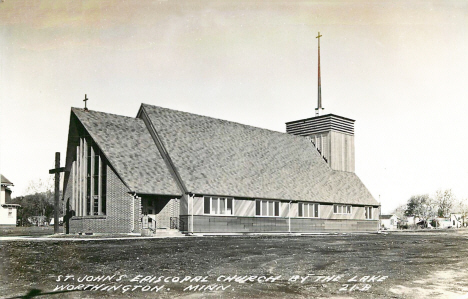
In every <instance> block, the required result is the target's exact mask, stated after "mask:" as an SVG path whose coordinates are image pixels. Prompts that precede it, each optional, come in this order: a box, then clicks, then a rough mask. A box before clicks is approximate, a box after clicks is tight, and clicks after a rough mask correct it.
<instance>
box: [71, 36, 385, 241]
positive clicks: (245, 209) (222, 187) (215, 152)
mask: <svg viewBox="0 0 468 299" xmlns="http://www.w3.org/2000/svg"><path fill="white" fill-rule="evenodd" d="M320 37H321V35H320V32H319V34H318V36H317V38H318V105H317V108H316V116H315V117H312V118H308V119H301V120H297V121H292V122H288V123H286V133H280V132H274V131H270V130H266V129H260V128H256V127H252V126H247V125H242V124H239V123H235V122H230V121H226V120H222V119H217V118H211V117H206V116H201V115H196V114H192V113H187V112H181V111H175V110H170V109H166V108H161V107H157V106H152V105H147V104H142V105H141V107H140V110H139V111H138V114H137V116H136V117H135V118H131V117H125V116H119V115H114V114H108V113H103V112H96V111H90V110H88V109H87V108H86V106H85V109H77V108H72V110H71V116H70V127H69V133H68V147H67V158H66V166H65V170H66V172H65V180H64V188H63V190H64V200H65V201H66V203H65V205H64V206H65V207H66V209H67V210H66V215H67V217H66V219H68V220H67V221H66V222H68V229H67V231H69V232H70V233H140V232H141V231H142V228H144V229H147V228H150V229H155V230H156V231H158V230H161V231H162V230H171V229H172V230H177V231H180V232H183V233H188V234H198V233H200V234H210V233H214V234H220V233H312V232H340V231H347V232H373V231H377V230H378V229H379V215H380V205H379V203H378V202H377V201H376V200H375V199H374V198H373V197H372V195H371V194H370V193H369V191H368V190H367V188H366V187H365V186H364V184H363V183H362V182H361V180H360V179H359V178H358V177H357V175H356V174H355V173H354V164H355V160H354V120H352V119H349V118H345V117H342V116H338V115H334V114H326V115H321V116H320V115H319V112H320V110H323V108H322V96H321V79H320ZM86 100H87V98H86V96H85V103H86ZM150 224H151V225H150Z"/></svg>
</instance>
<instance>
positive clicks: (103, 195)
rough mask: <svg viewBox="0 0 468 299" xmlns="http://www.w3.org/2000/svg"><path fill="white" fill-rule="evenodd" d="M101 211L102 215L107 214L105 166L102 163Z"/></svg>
mask: <svg viewBox="0 0 468 299" xmlns="http://www.w3.org/2000/svg"><path fill="white" fill-rule="evenodd" d="M101 211H102V214H103V215H106V212H107V165H106V163H104V160H103V163H102V167H101Z"/></svg>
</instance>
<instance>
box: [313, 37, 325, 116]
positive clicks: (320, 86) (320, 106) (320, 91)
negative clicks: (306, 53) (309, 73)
mask: <svg viewBox="0 0 468 299" xmlns="http://www.w3.org/2000/svg"><path fill="white" fill-rule="evenodd" d="M320 37H322V36H321V35H320V32H319V33H318V35H317V36H316V37H315V38H317V39H318V95H317V108H315V116H319V114H320V109H321V110H323V109H324V108H323V107H322V82H321V78H320Z"/></svg>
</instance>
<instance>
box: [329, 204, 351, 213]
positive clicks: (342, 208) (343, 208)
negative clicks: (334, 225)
mask: <svg viewBox="0 0 468 299" xmlns="http://www.w3.org/2000/svg"><path fill="white" fill-rule="evenodd" d="M333 214H351V206H350V205H333Z"/></svg>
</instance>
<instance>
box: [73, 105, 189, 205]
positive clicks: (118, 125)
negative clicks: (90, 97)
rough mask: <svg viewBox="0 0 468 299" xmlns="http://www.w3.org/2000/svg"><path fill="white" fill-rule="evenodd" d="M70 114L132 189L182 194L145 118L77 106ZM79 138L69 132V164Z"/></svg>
mask: <svg viewBox="0 0 468 299" xmlns="http://www.w3.org/2000/svg"><path fill="white" fill-rule="evenodd" d="M71 113H72V116H71V122H72V121H73V118H74V117H76V121H77V122H79V124H81V125H82V126H83V127H84V129H85V130H86V131H87V132H88V134H89V135H90V137H91V138H92V139H93V140H94V142H95V143H96V144H97V145H98V147H99V148H100V149H101V151H102V152H103V153H104V155H105V156H106V158H107V159H108V161H109V163H110V164H111V166H112V167H113V168H114V169H115V171H116V172H117V174H118V175H119V176H120V177H121V179H122V181H123V182H124V183H125V184H126V185H127V187H128V188H129V189H130V191H132V192H136V193H139V194H159V195H176V196H180V195H181V192H180V190H179V189H178V188H177V185H176V184H175V182H174V180H173V179H172V177H171V176H170V173H169V171H168V169H167V167H166V165H165V164H164V161H163V160H162V158H161V155H160V154H159V151H158V149H157V148H156V146H155V145H154V143H153V140H152V139H151V136H150V135H149V133H148V131H147V129H146V127H145V124H144V123H143V121H142V120H140V119H135V118H131V117H125V116H119V115H114V114H109V113H103V112H96V111H91V110H89V111H85V110H83V109H78V108H72V112H71ZM70 126H72V124H70ZM71 130H72V129H71V128H70V132H71ZM77 138H78V136H73V134H71V133H70V134H69V141H68V150H67V164H70V162H71V161H72V157H71V156H72V153H73V150H74V148H73V147H74V144H76V140H74V139H77Z"/></svg>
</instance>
